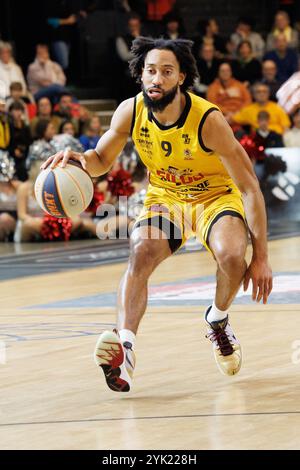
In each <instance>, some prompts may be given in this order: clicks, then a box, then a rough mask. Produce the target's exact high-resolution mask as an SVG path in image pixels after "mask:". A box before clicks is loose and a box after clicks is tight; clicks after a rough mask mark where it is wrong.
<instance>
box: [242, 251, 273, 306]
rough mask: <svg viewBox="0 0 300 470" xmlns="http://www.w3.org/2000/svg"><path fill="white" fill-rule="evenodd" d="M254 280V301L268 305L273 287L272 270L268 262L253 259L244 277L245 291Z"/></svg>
mask: <svg viewBox="0 0 300 470" xmlns="http://www.w3.org/2000/svg"><path fill="white" fill-rule="evenodd" d="M250 279H251V280H252V286H253V287H252V300H253V301H254V302H255V301H256V302H260V301H261V299H263V303H264V304H266V303H267V300H268V297H269V295H270V293H271V291H272V287H273V277H272V270H271V267H270V265H269V263H268V261H261V260H257V259H252V261H251V263H250V265H249V266H248V269H247V271H246V274H245V276H244V291H246V290H247V289H248V286H249V281H250Z"/></svg>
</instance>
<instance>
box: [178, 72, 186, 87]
mask: <svg viewBox="0 0 300 470" xmlns="http://www.w3.org/2000/svg"><path fill="white" fill-rule="evenodd" d="M185 77H186V74H185V73H183V72H180V73H179V85H182V84H183V82H184V80H185Z"/></svg>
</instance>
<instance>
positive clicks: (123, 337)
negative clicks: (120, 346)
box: [119, 329, 135, 349]
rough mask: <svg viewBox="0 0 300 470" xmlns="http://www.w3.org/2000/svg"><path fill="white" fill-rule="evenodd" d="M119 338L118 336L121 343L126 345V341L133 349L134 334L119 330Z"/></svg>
mask: <svg viewBox="0 0 300 470" xmlns="http://www.w3.org/2000/svg"><path fill="white" fill-rule="evenodd" d="M119 336H120V339H121V341H122V343H126V341H128V343H131V344H132V349H134V343H135V334H134V333H133V332H132V331H130V330H125V329H124V330H120V331H119Z"/></svg>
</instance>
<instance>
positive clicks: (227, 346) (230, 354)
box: [205, 307, 242, 375]
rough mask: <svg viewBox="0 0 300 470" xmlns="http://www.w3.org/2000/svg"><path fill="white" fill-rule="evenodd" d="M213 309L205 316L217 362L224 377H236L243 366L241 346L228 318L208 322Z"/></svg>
mask: <svg viewBox="0 0 300 470" xmlns="http://www.w3.org/2000/svg"><path fill="white" fill-rule="evenodd" d="M210 309H211V307H209V308H208V309H207V311H206V314H205V321H206V324H207V335H206V338H208V339H209V340H210V341H211V342H212V344H213V351H214V356H215V360H216V363H217V366H218V368H219V370H220V371H221V372H222V374H224V375H235V374H237V373H238V372H239V370H240V368H241V365H242V350H241V345H240V343H239V342H238V340H237V339H236V337H235V335H234V332H233V330H232V328H231V326H230V325H229V322H228V316H227V317H226V318H224V320H221V321H214V322H211V323H210V322H208V321H207V315H208V314H209V311H210Z"/></svg>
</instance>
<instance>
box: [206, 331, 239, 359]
mask: <svg viewBox="0 0 300 470" xmlns="http://www.w3.org/2000/svg"><path fill="white" fill-rule="evenodd" d="M206 338H208V339H210V341H211V342H212V343H213V342H215V341H216V342H217V344H218V347H219V349H220V352H221V354H222V356H229V355H230V354H232V353H233V347H232V344H231V342H230V339H229V337H228V336H227V333H226V332H225V330H224V329H223V328H220V329H219V330H217V331H214V330H212V331H211V332H210V333H208V334H207V335H206Z"/></svg>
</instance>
